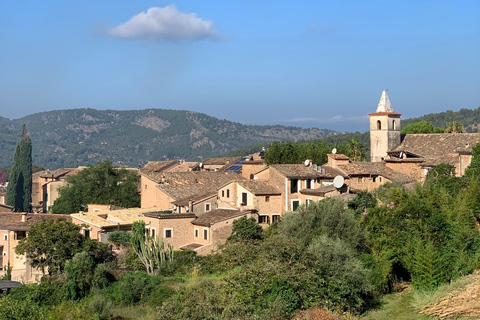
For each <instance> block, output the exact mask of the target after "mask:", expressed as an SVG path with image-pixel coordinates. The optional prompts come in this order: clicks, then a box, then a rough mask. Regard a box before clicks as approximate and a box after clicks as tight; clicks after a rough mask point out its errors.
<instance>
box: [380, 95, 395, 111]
mask: <svg viewBox="0 0 480 320" xmlns="http://www.w3.org/2000/svg"><path fill="white" fill-rule="evenodd" d="M377 112H394V111H393V108H392V104H391V103H390V99H388V95H387V90H383V92H382V97H381V98H380V102H379V103H378V108H377Z"/></svg>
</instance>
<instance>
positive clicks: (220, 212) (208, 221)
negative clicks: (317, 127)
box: [192, 209, 249, 227]
mask: <svg viewBox="0 0 480 320" xmlns="http://www.w3.org/2000/svg"><path fill="white" fill-rule="evenodd" d="M248 213H249V212H247V211H240V210H229V209H216V210H212V211H209V212H205V213H203V214H202V215H200V216H199V217H197V218H196V219H195V220H193V221H192V224H194V225H199V226H205V227H210V226H211V225H212V224H215V223H217V222H221V221H224V220H228V219H232V218H236V217H241V216H244V215H246V214H248Z"/></svg>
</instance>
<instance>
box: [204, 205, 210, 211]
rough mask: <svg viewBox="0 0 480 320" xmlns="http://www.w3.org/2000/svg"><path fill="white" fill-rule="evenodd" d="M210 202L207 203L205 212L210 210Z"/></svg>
mask: <svg viewBox="0 0 480 320" xmlns="http://www.w3.org/2000/svg"><path fill="white" fill-rule="evenodd" d="M210 210H211V209H210V203H205V212H208V211H210Z"/></svg>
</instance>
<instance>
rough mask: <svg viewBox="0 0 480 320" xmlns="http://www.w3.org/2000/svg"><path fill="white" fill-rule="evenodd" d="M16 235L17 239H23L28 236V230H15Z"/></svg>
mask: <svg viewBox="0 0 480 320" xmlns="http://www.w3.org/2000/svg"><path fill="white" fill-rule="evenodd" d="M15 237H16V240H22V239H23V238H26V237H27V232H26V231H17V232H15Z"/></svg>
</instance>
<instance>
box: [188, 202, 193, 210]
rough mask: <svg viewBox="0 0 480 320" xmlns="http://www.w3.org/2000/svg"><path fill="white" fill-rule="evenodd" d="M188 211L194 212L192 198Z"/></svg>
mask: <svg viewBox="0 0 480 320" xmlns="http://www.w3.org/2000/svg"><path fill="white" fill-rule="evenodd" d="M188 212H192V213H193V201H192V200H190V201H188Z"/></svg>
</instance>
